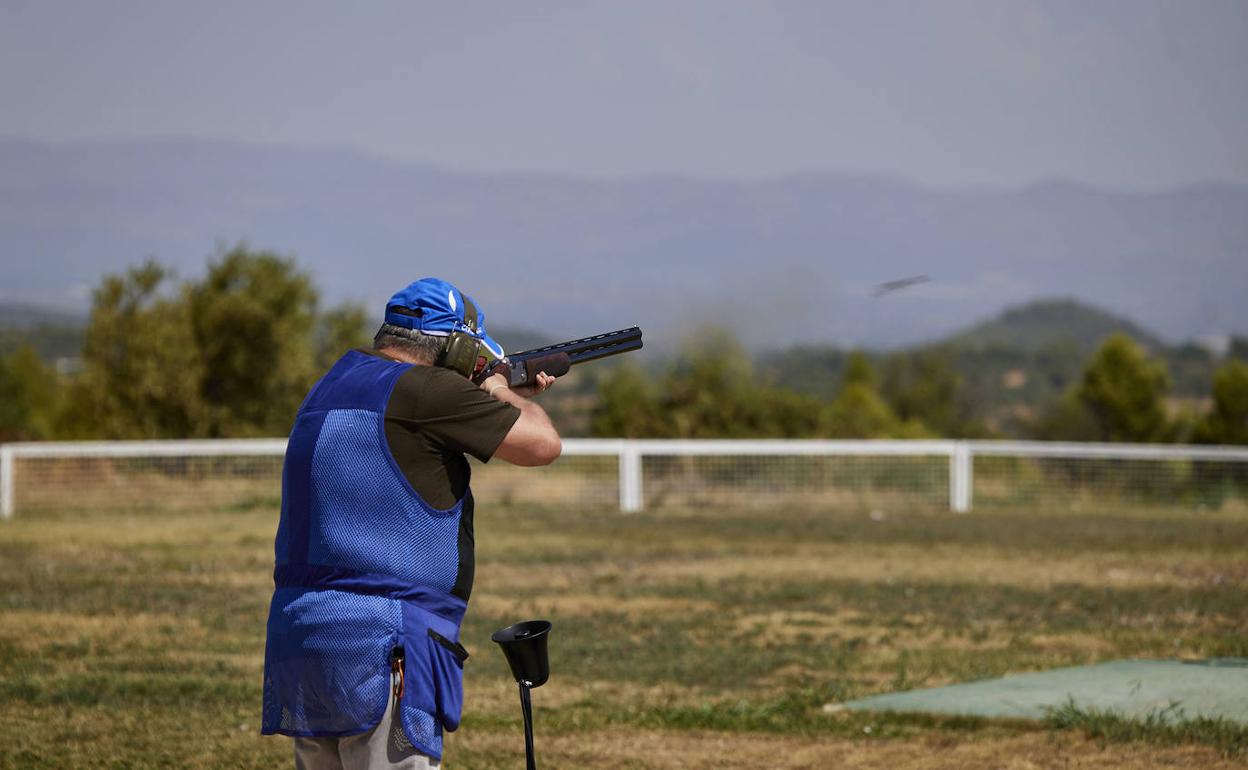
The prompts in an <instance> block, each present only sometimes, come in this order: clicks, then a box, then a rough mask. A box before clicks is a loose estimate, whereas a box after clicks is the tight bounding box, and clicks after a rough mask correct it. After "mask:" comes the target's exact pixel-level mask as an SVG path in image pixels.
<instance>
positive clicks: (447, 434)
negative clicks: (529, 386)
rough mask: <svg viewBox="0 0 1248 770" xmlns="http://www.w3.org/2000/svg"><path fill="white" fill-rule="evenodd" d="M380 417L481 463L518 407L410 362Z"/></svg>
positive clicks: (515, 417) (514, 417)
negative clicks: (410, 364) (393, 420)
mask: <svg viewBox="0 0 1248 770" xmlns="http://www.w3.org/2000/svg"><path fill="white" fill-rule="evenodd" d="M386 417H387V418H390V419H395V420H399V421H401V422H403V423H404V424H406V425H407V426H408V427H410V428H415V429H418V430H421V431H424V432H426V433H428V434H429V435H430V436H431V437H433V438H434V439H435V440H437V441H438V443H441V444H442V445H444V446H445V447H446V448H447V449H449V450H451V451H454V452H463V453H465V454H470V455H472V456H473V457H475V458H477V459H478V460H481V461H482V462H486V461H488V460H489V459H490V457H492V456H493V455H494V451H495V450H496V449H498V445H499V444H501V443H503V439H504V438H506V437H507V433H508V432H509V431H510V430H511V426H512V425H514V424H515V422H516V420H518V419H519V418H520V410H519V409H517V408H516V407H514V406H512V405H511V404H508V403H506V402H503V401H499V400H498V399H496V398H494V397H493V396H490V395H488V394H487V393H486V392H485V391H483V390H481V388H479V387H477V386H476V385H474V384H472V382H470V381H469V380H468V379H467V378H466V377H464V376H463V375H460V374H457V373H456V372H453V371H451V370H449V369H443V368H441V367H436V366H413V367H412V368H411V369H409V370H407V371H406V372H404V373H403V375H402V376H401V377H399V381H398V382H396V383H395V386H394V392H393V393H391V395H390V404H389V406H388V407H387V409H386Z"/></svg>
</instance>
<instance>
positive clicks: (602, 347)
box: [477, 326, 641, 387]
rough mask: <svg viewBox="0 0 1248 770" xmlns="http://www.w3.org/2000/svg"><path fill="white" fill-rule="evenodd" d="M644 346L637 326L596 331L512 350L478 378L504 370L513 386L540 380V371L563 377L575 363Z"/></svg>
mask: <svg viewBox="0 0 1248 770" xmlns="http://www.w3.org/2000/svg"><path fill="white" fill-rule="evenodd" d="M640 349H641V329H640V328H639V327H636V326H632V327H629V328H628V329H620V330H619V331H614V332H607V333H606V334H596V335H594V336H593V337H585V338H584V339H579V340H570V341H568V342H558V343H556V344H554V345H547V346H546V347H542V348H533V349H532V350H522V351H520V352H519V353H512V354H511V355H509V356H507V357H506V358H503V359H500V360H499V361H496V362H494V365H493V366H490V367H487V368H486V369H485V370H484V371H483V372H482V373H481V374H480V375H479V376H478V378H477V382H482V381H484V380H485V378H486V377H489V376H490V375H491V374H499V373H501V374H503V375H504V376H505V377H506V378H507V382H508V384H509V385H510V386H511V387H516V386H518V385H528V384H531V383H534V382H536V381H537V375H538V372H546V373H547V374H549V375H550V376H552V377H562V376H563V375H565V374H567V373H568V370H569V369H571V368H572V365H573V364H583V363H585V362H586V361H597V360H598V359H600V358H606V357H607V356H614V355H618V354H620V353H628V352H630V351H633V350H640Z"/></svg>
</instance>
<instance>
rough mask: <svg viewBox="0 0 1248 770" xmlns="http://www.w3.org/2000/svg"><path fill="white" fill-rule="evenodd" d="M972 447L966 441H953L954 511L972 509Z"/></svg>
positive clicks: (951, 493) (951, 504)
mask: <svg viewBox="0 0 1248 770" xmlns="http://www.w3.org/2000/svg"><path fill="white" fill-rule="evenodd" d="M971 472H972V471H971V447H970V445H969V444H967V443H966V442H965V441H955V442H953V452H952V453H951V454H950V455H949V509H950V510H951V511H953V512H954V513H966V512H967V511H969V510H971V487H972V484H973V479H972V476H971Z"/></svg>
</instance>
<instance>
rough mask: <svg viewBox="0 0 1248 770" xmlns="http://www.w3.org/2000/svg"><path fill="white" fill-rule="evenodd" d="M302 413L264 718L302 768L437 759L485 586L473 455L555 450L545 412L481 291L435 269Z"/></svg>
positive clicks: (291, 457) (422, 763) (288, 468)
mask: <svg viewBox="0 0 1248 770" xmlns="http://www.w3.org/2000/svg"><path fill="white" fill-rule="evenodd" d="M373 346H374V349H373V350H353V351H350V352H348V353H347V354H346V355H344V356H343V357H342V358H341V359H339V361H338V362H337V363H336V364H334V366H333V368H331V369H330V370H329V372H328V373H326V374H325V376H324V377H322V378H321V380H320V381H319V382H318V383H317V384H316V385H315V386H313V388H312V390H311V392H309V393H308V396H307V398H306V399H305V400H304V402H303V405H302V406H301V407H300V408H299V412H298V414H297V415H296V419H295V425H294V428H293V430H292V431H291V434H290V442H289V444H288V445H287V449H286V462H285V466H284V468H283V472H282V515H281V522H280V523H279V525H278V529H277V540H276V547H275V551H276V556H277V559H276V561H277V566H276V568H275V570H274V584H275V586H276V588H275V591H274V594H273V601H272V604H271V606H270V610H269V622H268V640H267V643H266V646H265V664H264V719H263V732H264V733H266V734H273V733H280V734H283V735H290V736H294V738H295V765H296V767H297V768H300V770H304V769H306V770H328V769H329V768H335V769H337V768H342V769H344V770H350V769H351V768H365V767H367V768H376V767H386V768H437V767H438V766H439V764H438V763H439V762H440V760H441V754H442V731H443V730H444V729H445V730H454V729H455V728H456V727H457V726H458V725H459V718H460V707H461V704H462V692H463V690H462V685H463V663H464V659H465V658H467V656H468V654H467V652H466V651H465V650H464V648H463V647H462V646H461V645H460V644H459V626H460V623H461V621H462V619H463V614H464V610H465V609H466V608H467V603H468V597H469V595H470V593H471V591H472V578H473V524H472V521H473V501H472V493H471V492H470V491H469V488H468V477H469V468H468V462H467V460H466V458H465V457H464V455H465V454H471V455H473V456H474V457H476V458H478V459H479V460H481V461H483V462H484V461H488V460H489V459H490V458H491V457H499V458H502V459H503V460H506V461H508V462H511V463H515V464H517V465H545V464H548V463H550V462H553V461H554V460H555V458H557V457H558V456H559V453H560V451H561V444H560V439H559V434H558V433H557V432H556V430H555V428H554V426H553V425H552V424H551V422H550V419H549V418H548V417H547V415H546V412H545V411H544V410H543V409H542V408H541V407H540V406H538V405H537V404H536V403H534V402H532V401H530V400H528V399H529V398H530V397H531V396H533V395H536V394H537V393H540V392H542V391H544V390H546V389H547V388H548V387H550V385H551V383H552V382H553V381H554V378H553V377H550V376H547V375H546V374H545V373H542V374H540V375H539V376H538V378H537V383H536V384H535V385H534V386H533V387H531V388H528V389H527V390H521V389H516V390H512V389H511V388H509V387H508V384H507V383H508V381H507V379H506V377H505V376H504V375H502V374H493V375H491V376H489V377H486V378H485V379H484V380H483V381H482V382H481V383H480V385H479V386H478V385H476V384H474V383H473V382H472V379H471V378H473V377H477V378H478V379H479V378H480V377H481V376H482V374H483V372H484V371H485V368H486V367H487V366H488V365H490V364H491V363H492V362H494V361H497V360H498V359H500V358H502V356H503V350H502V348H501V347H499V345H498V344H497V343H495V342H494V341H493V340H492V339H490V337H489V335H487V334H486V330H485V317H484V315H483V314H482V313H480V311H479V310H478V309H477V307H476V305H475V304H474V303H473V301H472V299H471V298H469V297H468V296H466V295H465V294H463V293H462V292H460V291H459V290H458V289H456V288H455V287H454V286H452V285H451V284H449V283H447V282H445V281H441V280H438V279H435V278H425V279H422V280H419V281H416V282H415V283H412V284H411V285H409V286H408V287H406V288H405V289H403V290H402V291H400V292H398V293H397V294H395V295H394V296H393V297H391V299H390V302H389V303H388V304H387V306H386V314H385V322H384V323H383V324H382V326H381V329H380V330H379V331H378V332H377V336H376V338H375V340H374V343H373Z"/></svg>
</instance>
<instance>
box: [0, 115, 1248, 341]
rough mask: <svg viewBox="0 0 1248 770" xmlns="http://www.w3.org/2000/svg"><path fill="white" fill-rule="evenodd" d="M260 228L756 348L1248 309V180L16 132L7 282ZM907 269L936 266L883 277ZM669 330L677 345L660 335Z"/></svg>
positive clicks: (60, 274)
mask: <svg viewBox="0 0 1248 770" xmlns="http://www.w3.org/2000/svg"><path fill="white" fill-rule="evenodd" d="M239 240H245V241H247V242H248V243H250V244H251V245H252V246H254V247H256V248H266V249H274V250H277V251H279V252H281V253H284V254H292V255H294V256H296V257H297V259H298V260H299V262H300V264H301V265H303V266H305V267H306V268H307V269H308V270H309V271H310V272H311V273H312V275H313V278H314V280H315V281H316V283H317V284H318V285H319V286H321V287H323V289H324V291H325V294H326V297H325V299H326V301H327V303H329V304H334V303H337V302H340V301H343V300H352V299H354V300H362V301H364V302H366V303H367V304H368V305H369V306H375V305H377V304H378V303H380V302H381V301H383V300H384V298H385V297H386V296H389V294H390V293H391V292H393V291H394V289H395V288H396V286H399V285H402V284H403V283H405V282H407V281H409V280H411V279H413V278H415V277H418V276H420V275H429V274H432V275H441V276H443V277H446V278H448V279H450V280H453V281H456V282H458V283H460V284H462V285H463V286H464V287H465V289H467V290H468V291H469V292H470V293H471V294H473V296H474V297H475V298H476V299H478V300H479V301H480V302H481V304H482V306H483V307H484V308H486V310H487V312H488V314H489V318H490V320H491V322H493V323H498V324H504V325H515V326H526V327H531V328H535V329H541V330H546V331H549V332H550V333H551V335H552V336H554V337H556V338H567V337H574V336H581V335H585V334H592V333H595V332H598V331H603V330H607V329H616V328H621V327H624V326H628V325H632V324H638V325H641V326H642V327H643V328H645V329H646V333H647V340H648V342H649V343H650V344H648V345H647V350H646V351H644V352H643V353H640V354H639V355H640V356H643V357H648V356H650V355H653V354H655V353H656V352H658V353H661V352H662V351H663V350H664V349H665V348H666V349H667V350H669V351H670V350H672V349H673V348H674V347H675V341H676V340H679V339H680V338H682V337H683V336H685V335H686V334H688V333H689V331H688V330H690V329H692V328H696V327H697V326H698V325H699V324H701V323H705V322H711V323H718V324H721V325H725V326H728V327H730V328H731V329H733V330H734V331H735V332H736V333H737V334H738V335H739V336H740V337H741V338H742V339H743V340H744V341H745V342H746V343H747V344H749V345H750V346H751V347H752V348H754V349H764V348H772V349H774V348H775V347H776V346H778V345H789V344H802V343H805V344H822V343H824V342H826V341H828V340H832V341H835V342H836V343H837V344H839V345H842V346H866V347H897V346H902V345H913V344H916V343H918V342H920V341H922V340H932V339H939V338H942V337H944V336H946V335H948V334H951V333H954V332H956V331H957V330H959V329H963V328H965V327H967V325H969V324H972V323H974V322H976V321H978V320H980V319H982V318H984V317H985V316H987V315H991V314H994V313H997V312H999V311H1001V310H1003V309H1004V308H1006V307H1009V306H1012V305H1018V304H1019V303H1022V302H1026V301H1028V300H1030V299H1032V298H1034V297H1044V296H1068V297H1073V298H1076V299H1077V300H1078V301H1080V302H1083V303H1089V304H1092V305H1095V306H1097V307H1103V308H1107V309H1108V310H1110V311H1111V312H1112V313H1114V314H1117V315H1125V316H1129V317H1131V318H1136V319H1139V320H1140V321H1141V322H1143V323H1144V324H1146V325H1147V327H1148V328H1149V329H1154V330H1156V332H1157V333H1158V334H1160V335H1162V336H1163V337H1165V338H1166V339H1168V340H1179V339H1186V338H1191V337H1196V336H1203V335H1211V334H1227V333H1232V332H1241V333H1242V332H1245V331H1248V303H1245V302H1243V300H1242V298H1243V297H1244V296H1245V295H1248V260H1246V259H1244V255H1245V254H1248V187H1244V186H1238V185H1225V184H1208V185H1199V186H1193V187H1186V188H1181V189H1175V190H1168V191H1160V192H1156V193H1148V194H1128V193H1121V192H1115V191H1112V190H1102V189H1096V188H1092V187H1087V186H1082V185H1078V184H1045V185H1036V186H1031V187H1025V188H1021V189H993V188H971V189H933V188H927V187H922V186H919V185H914V184H910V183H908V182H906V181H904V180H899V179H892V178H883V177H877V176H863V175H853V174H836V173H819V174H807V175H799V176H791V177H784V178H777V179H772V180H761V181H750V182H742V181H732V180H713V179H712V180H708V179H689V178H678V177H665V176H647V177H638V178H631V179H591V178H573V177H563V176H555V175H540V174H495V175H490V174H481V173H459V172H454V171H450V170H447V169H440V168H435V167H430V166H424V165H414V164H404V163H396V162H392V161H388V160H384V159H378V158H371V157H367V156H363V155H360V154H358V153H351V152H344V151H336V150H310V149H289V148H280V147H272V146H265V145H252V144H242V143H233V142H210V141H199V140H192V139H160V140H156V139H152V140H133V141H124V142H98V143H66V144H41V143H36V142H29V141H19V140H0V255H3V259H4V264H5V280H4V285H3V289H0V299H6V300H22V301H37V302H46V303H53V304H57V305H61V306H65V307H73V306H76V305H80V304H81V297H82V296H83V292H84V290H85V289H87V288H89V287H91V286H94V285H97V284H98V282H99V278H100V276H101V274H103V273H107V272H116V271H119V270H121V269H123V268H125V267H126V266H127V265H131V264H134V263H136V262H138V261H139V260H141V259H143V258H144V257H147V256H149V255H151V256H154V257H155V258H157V259H158V260H161V261H162V262H165V263H167V264H169V265H170V266H172V267H173V268H174V269H176V270H177V271H178V273H179V274H181V275H183V276H188V275H197V274H199V273H201V272H202V270H203V266H204V261H205V258H207V257H209V256H211V255H212V254H213V253H214V252H215V250H216V249H217V248H218V247H219V246H220V245H229V244H232V243H235V242H237V241H239ZM910 275H928V276H931V278H932V280H931V282H930V283H926V284H923V285H919V286H913V287H911V288H908V289H906V290H904V291H898V292H894V293H891V294H889V295H887V296H881V297H876V296H875V287H877V286H878V285H880V284H882V283H885V282H888V281H891V280H894V279H897V278H900V277H904V276H910ZM665 343H666V344H665Z"/></svg>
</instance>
